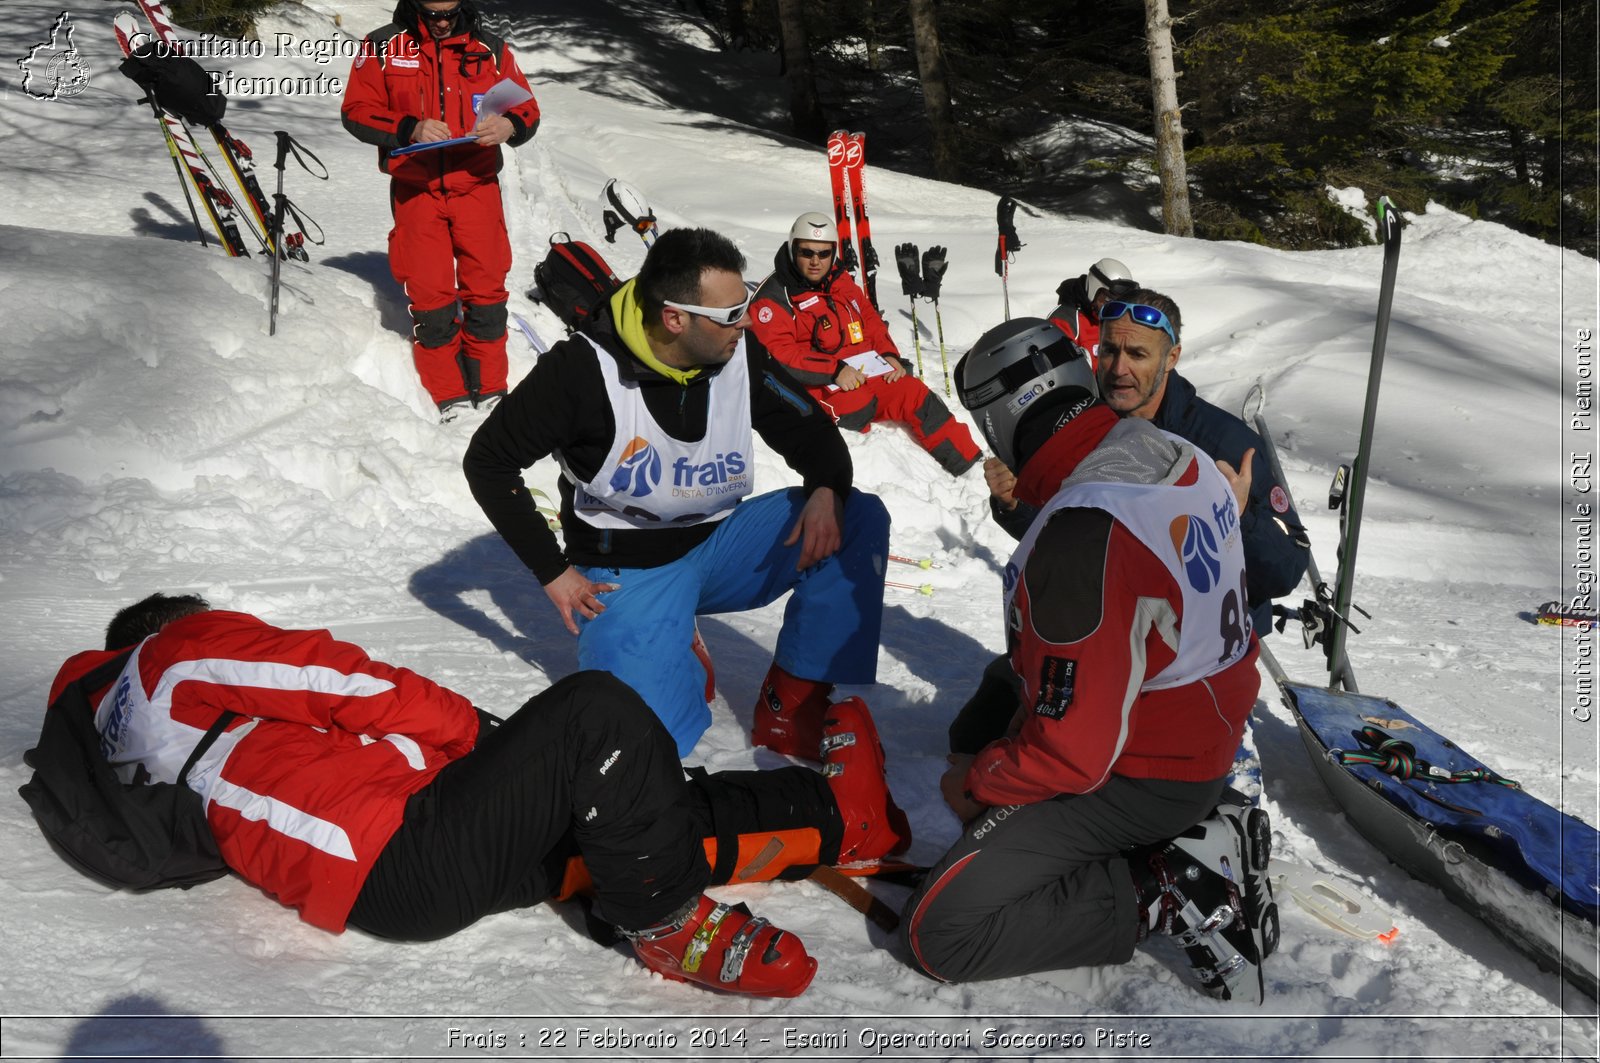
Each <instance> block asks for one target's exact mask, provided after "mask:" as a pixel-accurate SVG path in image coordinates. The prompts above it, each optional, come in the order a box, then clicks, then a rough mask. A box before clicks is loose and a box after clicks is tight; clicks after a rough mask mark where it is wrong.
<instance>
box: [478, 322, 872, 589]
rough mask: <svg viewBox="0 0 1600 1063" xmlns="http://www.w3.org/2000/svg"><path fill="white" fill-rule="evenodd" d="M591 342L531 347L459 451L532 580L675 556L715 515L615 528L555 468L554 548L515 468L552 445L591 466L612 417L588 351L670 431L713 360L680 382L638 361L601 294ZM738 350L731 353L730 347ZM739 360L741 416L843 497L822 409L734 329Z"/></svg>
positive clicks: (839, 445)
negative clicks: (531, 359) (745, 374)
mask: <svg viewBox="0 0 1600 1063" xmlns="http://www.w3.org/2000/svg"><path fill="white" fill-rule="evenodd" d="M584 333H585V334H586V335H587V336H589V337H590V338H592V339H594V340H595V343H596V344H597V345H598V346H599V347H600V349H601V350H600V352H599V353H597V352H596V351H595V349H594V347H593V346H591V345H590V344H589V343H588V342H587V341H586V340H585V339H583V338H581V337H576V336H574V337H572V338H570V339H567V340H564V341H562V342H561V343H558V344H556V345H555V346H553V347H551V348H550V351H549V353H547V354H545V355H543V356H542V357H540V359H539V361H538V362H537V363H536V364H535V365H534V368H533V371H532V372H530V373H529V374H528V375H527V376H526V377H525V378H523V380H522V382H521V383H519V384H518V385H517V386H516V387H515V388H514V389H513V390H512V391H511V393H510V394H509V395H507V396H506V398H505V399H504V400H503V401H502V402H501V403H500V404H499V405H498V406H496V407H495V409H494V411H493V412H492V413H491V414H490V415H489V418H488V420H486V421H484V423H483V424H482V425H481V426H480V427H479V428H478V431H477V432H476V433H475V434H474V435H473V437H472V442H471V443H470V444H469V445H468V446H467V453H466V456H465V458H464V459H463V460H462V471H463V472H464V473H465V474H466V477H467V485H468V486H469V487H470V488H471V490H472V497H473V498H475V499H476V500H477V502H478V505H480V506H482V507H483V512H484V514H485V515H486V516H487V517H488V518H489V522H490V523H491V524H493V525H494V527H495V530H496V531H498V532H499V533H500V535H501V536H502V537H503V538H504V539H505V541H506V543H507V545H509V546H510V547H511V549H512V551H513V552H515V553H516V555H517V557H518V558H520V559H521V560H522V563H523V564H525V565H527V566H528V568H529V569H530V570H531V571H532V572H533V574H534V576H535V577H537V578H538V580H539V582H540V584H547V583H549V582H550V581H551V580H553V579H555V578H556V577H557V576H559V575H561V573H562V572H564V571H566V569H567V567H568V566H569V565H606V566H614V567H618V568H653V567H655V566H657V565H664V564H668V563H669V562H672V561H676V560H677V559H678V558H680V557H682V556H683V555H684V554H686V553H688V552H689V551H690V550H692V549H693V548H694V547H696V546H698V545H699V544H700V543H702V542H704V541H705V540H706V539H707V538H708V537H710V535H711V533H712V532H713V531H714V530H715V529H716V526H717V525H716V523H715V522H709V523H702V524H696V525H690V526H688V527H681V528H680V527H667V528H650V529H629V530H624V531H614V530H609V529H601V528H595V527H593V526H591V525H589V524H586V523H585V522H583V521H582V520H580V519H578V517H577V516H576V515H575V513H574V511H573V504H572V497H573V486H572V484H571V482H569V481H568V480H567V478H566V477H565V476H563V477H562V478H561V487H560V490H561V527H562V534H563V537H564V539H565V540H566V547H565V550H563V549H562V545H561V544H560V543H558V542H557V541H556V537H555V534H554V533H553V532H551V530H550V528H549V526H548V525H547V524H546V522H545V519H544V517H542V516H541V515H540V514H539V513H538V511H537V510H536V509H535V507H534V501H533V498H532V496H531V495H530V494H529V493H528V489H527V487H526V485H525V484H524V483H523V482H522V470H523V469H526V468H528V467H529V466H531V465H533V464H534V463H535V462H537V461H539V460H540V459H541V458H544V457H547V456H548V455H550V454H552V453H554V452H556V451H558V450H559V451H560V452H561V457H562V459H563V460H564V461H565V462H566V465H567V467H568V468H569V469H570V470H572V472H573V473H574V474H575V475H577V476H579V477H581V478H582V479H584V480H589V479H591V478H592V477H593V476H594V474H595V473H596V472H597V471H599V468H600V465H601V463H602V462H603V461H604V460H605V458H606V455H607V454H608V453H610V451H611V446H612V441H613V438H614V436H615V433H616V421H615V419H614V417H613V415H612V411H611V405H610V401H609V399H608V398H607V396H606V387H605V381H604V379H603V377H602V376H601V372H600V366H599V363H598V362H597V361H596V358H614V359H616V361H617V365H618V368H619V373H620V376H621V378H622V379H623V380H624V381H626V382H629V383H636V384H637V385H638V387H639V389H640V394H641V396H642V398H643V400H644V403H645V406H646V408H647V409H648V410H649V411H650V415H651V416H652V417H653V418H655V420H656V423H657V424H659V425H660V426H661V427H662V428H663V429H664V430H666V431H667V432H668V433H669V434H671V435H672V436H673V437H674V438H675V439H679V440H683V441H685V442H695V441H698V440H700V439H702V438H704V437H705V432H706V423H707V418H708V417H709V416H716V411H714V410H710V409H708V406H709V398H710V393H711V386H710V385H711V380H712V379H713V378H714V377H715V375H716V374H717V373H718V372H720V371H721V367H713V368H708V369H706V370H705V371H702V372H701V373H699V374H697V375H696V376H695V377H694V378H692V379H691V380H690V381H689V382H688V383H687V384H679V383H678V382H676V381H674V380H671V379H669V378H667V377H665V376H663V375H661V374H660V373H658V372H656V371H655V370H653V369H651V368H650V367H648V366H647V365H645V364H644V363H643V362H641V361H640V360H639V359H638V358H637V357H636V356H634V355H633V353H632V352H631V351H629V350H628V348H627V346H626V344H624V343H623V341H622V340H621V338H620V337H619V336H618V335H617V333H616V330H615V327H614V325H613V324H612V322H611V319H610V308H609V306H606V307H604V308H603V310H602V311H601V312H600V313H599V314H598V315H597V316H596V318H595V319H594V320H593V321H592V322H591V323H590V324H588V325H586V326H585V327H584ZM736 357H737V355H736ZM744 357H745V358H746V359H748V362H749V377H750V419H751V423H752V427H754V429H755V431H756V433H757V434H759V435H760V436H761V438H762V439H763V440H764V441H765V442H766V443H767V445H768V446H770V447H771V448H772V449H773V450H775V451H777V452H778V454H779V456H781V457H782V458H783V459H784V461H785V462H787V463H788V465H789V467H790V468H792V469H794V470H795V471H796V472H797V473H799V474H800V475H801V477H802V478H803V479H804V486H805V490H806V493H807V494H810V493H811V492H812V491H814V490H816V489H817V488H819V487H828V488H832V489H833V491H834V492H835V493H836V494H838V496H839V497H840V498H841V499H843V498H845V497H847V496H848V494H849V491H850V486H851V480H852V475H853V473H852V467H851V463H850V453H849V450H848V449H847V448H846V446H845V442H844V439H843V438H842V437H841V436H840V435H839V430H838V429H837V428H836V427H834V424H833V421H832V419H831V418H829V417H828V416H827V414H826V413H824V412H823V411H822V410H821V409H820V408H819V407H818V406H817V405H816V404H815V403H814V402H813V401H812V400H811V399H810V397H809V396H807V394H806V392H805V389H804V388H802V387H801V386H800V385H799V384H798V383H796V382H795V380H794V379H793V378H792V377H791V376H790V375H789V374H788V373H787V372H786V371H785V370H784V368H783V366H781V365H780V364H779V363H778V362H777V361H776V360H775V359H774V358H773V357H772V356H771V355H770V354H768V353H767V351H766V349H765V348H763V347H762V346H761V344H760V342H759V341H758V340H757V339H756V338H755V336H753V335H752V334H751V333H749V332H748V331H747V332H746V333H745V352H744Z"/></svg>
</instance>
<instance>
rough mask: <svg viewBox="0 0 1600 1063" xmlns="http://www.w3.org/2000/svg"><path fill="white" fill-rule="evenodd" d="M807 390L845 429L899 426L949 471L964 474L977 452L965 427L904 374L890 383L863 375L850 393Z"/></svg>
mask: <svg viewBox="0 0 1600 1063" xmlns="http://www.w3.org/2000/svg"><path fill="white" fill-rule="evenodd" d="M810 391H811V396H812V398H814V399H816V400H817V402H818V403H819V404H820V405H821V406H822V408H823V409H825V410H827V411H828V412H829V413H830V414H832V415H833V419H834V420H835V421H837V422H838V424H839V427H840V428H842V429H844V430H846V431H850V430H865V428H866V426H867V425H868V424H870V423H872V422H873V421H895V422H898V423H900V424H903V425H905V426H906V427H907V428H909V429H910V430H911V435H912V436H913V437H914V438H915V439H916V441H917V444H918V445H919V446H921V447H922V449H923V450H926V451H927V452H928V453H929V454H932V455H933V456H934V458H935V459H936V460H938V462H939V464H941V465H943V466H944V467H945V468H946V469H948V470H949V471H951V472H953V473H959V472H962V471H965V470H966V469H967V467H969V466H970V465H971V464H972V463H973V462H975V461H977V460H978V457H979V455H980V454H981V453H982V451H980V450H979V449H978V444H977V443H976V441H974V440H973V438H972V433H971V432H970V431H968V430H967V426H966V425H964V424H962V423H961V422H960V421H958V420H957V419H956V418H955V417H953V416H952V415H951V413H950V409H949V407H947V406H946V405H945V404H944V402H943V401H942V400H940V398H939V396H937V395H935V394H934V393H933V392H931V391H929V390H928V385H926V384H924V383H923V382H922V381H921V380H919V379H917V378H916V377H914V376H911V375H910V374H907V375H906V376H903V377H901V378H900V379H899V380H896V381H895V382H894V383H892V384H891V383H888V382H887V381H886V380H885V378H884V377H881V376H875V377H869V378H868V379H867V382H866V383H865V384H862V385H861V386H860V387H858V388H856V389H855V390H854V391H828V390H827V389H826V388H811V389H810Z"/></svg>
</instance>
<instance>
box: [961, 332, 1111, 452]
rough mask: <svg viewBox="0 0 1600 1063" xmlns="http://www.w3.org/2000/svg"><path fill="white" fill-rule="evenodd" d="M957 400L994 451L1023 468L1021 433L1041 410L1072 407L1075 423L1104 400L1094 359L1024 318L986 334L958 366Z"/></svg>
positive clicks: (1069, 414)
mask: <svg viewBox="0 0 1600 1063" xmlns="http://www.w3.org/2000/svg"><path fill="white" fill-rule="evenodd" d="M956 394H957V396H958V397H959V398H960V399H961V405H962V406H964V407H966V408H967V409H968V410H970V411H971V412H972V414H973V416H974V417H976V418H977V420H978V428H979V429H980V430H981V431H982V432H983V435H984V438H985V439H987V440H988V441H989V449H990V450H991V451H992V452H993V453H994V456H995V457H997V458H999V459H1000V460H1001V461H1003V462H1005V464H1006V466H1007V467H1008V468H1010V469H1013V470H1015V469H1016V468H1017V452H1016V442H1017V430H1018V428H1019V427H1020V426H1021V425H1022V422H1023V421H1024V420H1025V419H1027V418H1028V417H1030V416H1031V415H1032V414H1033V412H1034V411H1035V410H1036V409H1040V408H1044V407H1046V406H1048V407H1049V408H1051V409H1059V408H1061V407H1062V406H1063V404H1065V405H1066V407H1067V416H1066V417H1065V419H1064V420H1070V419H1071V418H1073V417H1076V416H1077V415H1078V414H1080V413H1082V412H1083V411H1084V410H1086V409H1088V408H1089V407H1090V406H1092V405H1094V403H1096V402H1097V401H1099V398H1100V389H1099V388H1098V387H1097V386H1096V385H1095V379H1094V369H1093V368H1092V367H1091V366H1090V365H1089V357H1088V355H1086V354H1085V353H1084V351H1083V348H1082V347H1079V346H1078V345H1077V344H1076V343H1073V342H1072V340H1071V339H1070V338H1068V337H1067V335H1066V334H1065V333H1063V332H1062V331H1061V330H1060V329H1059V328H1057V327H1056V326H1055V325H1053V324H1051V323H1050V322H1049V321H1046V320H1044V319H1043V318H1037V317H1018V318H1012V319H1011V320H1010V321H1007V322H1005V323H1004V324H1001V325H996V326H995V327H994V328H992V329H990V330H989V331H988V332H985V333H984V334H983V335H982V336H980V337H978V342H977V343H975V344H974V345H973V347H972V349H971V350H970V351H968V352H967V353H966V354H964V355H962V356H961V361H959V362H957V363H956Z"/></svg>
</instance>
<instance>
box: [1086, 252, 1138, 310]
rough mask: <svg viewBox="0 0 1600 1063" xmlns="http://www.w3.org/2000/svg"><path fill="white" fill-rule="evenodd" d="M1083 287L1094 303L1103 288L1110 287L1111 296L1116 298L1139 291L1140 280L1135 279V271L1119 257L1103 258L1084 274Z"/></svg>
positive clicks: (1090, 300)
mask: <svg viewBox="0 0 1600 1063" xmlns="http://www.w3.org/2000/svg"><path fill="white" fill-rule="evenodd" d="M1083 287H1084V291H1086V292H1087V293H1088V295H1089V302H1090V303H1093V302H1094V300H1095V296H1097V295H1099V294H1100V290H1101V289H1102V288H1110V289H1111V296H1112V297H1113V298H1116V297H1119V296H1124V295H1131V294H1132V293H1133V292H1135V291H1137V290H1138V288H1139V282H1138V281H1136V280H1134V279H1133V271H1132V270H1130V269H1129V268H1128V267H1127V266H1125V265H1123V264H1122V262H1121V261H1119V260H1118V259H1115V258H1102V259H1101V260H1100V261H1099V262H1096V263H1095V264H1094V265H1092V266H1090V267H1089V272H1088V273H1086V274H1084V277H1083Z"/></svg>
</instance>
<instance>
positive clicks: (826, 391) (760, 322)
mask: <svg viewBox="0 0 1600 1063" xmlns="http://www.w3.org/2000/svg"><path fill="white" fill-rule="evenodd" d="M837 252H838V232H837V231H836V230H835V228H834V224H833V219H831V218H829V217H828V216H827V215H826V214H819V213H817V212H816V211H807V212H806V213H805V214H802V215H800V217H798V218H796V219H795V222H794V225H793V226H791V227H790V229H789V239H788V241H787V242H786V243H785V244H784V245H783V246H782V247H780V248H779V249H778V252H777V254H776V255H775V256H774V257H773V269H772V273H771V274H769V275H768V276H767V278H766V279H765V280H764V281H762V282H761V287H759V288H758V289H756V297H755V301H754V302H753V303H752V304H751V306H750V313H751V316H752V317H753V318H754V324H753V325H752V326H751V328H752V329H753V331H754V332H755V334H756V336H757V338H759V339H760V340H761V342H762V344H763V345H765V346H766V348H767V350H768V351H770V352H771V353H772V356H773V357H774V358H776V359H778V361H780V362H782V363H783V364H784V365H785V366H787V367H788V369H789V372H790V373H791V374H793V376H794V378H795V379H796V380H798V381H799V382H800V383H801V384H804V385H805V387H806V390H807V391H808V392H810V394H811V397H812V398H813V399H815V400H816V401H817V403H818V404H819V405H821V406H822V408H823V409H825V410H827V411H828V412H829V413H830V414H831V415H832V416H833V419H834V420H835V421H836V422H838V425H839V427H840V428H842V429H850V430H860V431H865V430H866V429H867V427H868V426H869V425H870V424H872V423H873V422H874V421H893V422H898V423H900V424H903V425H905V426H906V427H907V428H908V429H910V430H911V435H912V437H913V438H915V439H916V441H917V444H918V445H919V446H921V447H922V449H924V450H926V451H927V452H928V453H929V454H931V455H932V456H933V458H934V460H935V461H937V462H938V463H939V464H940V465H941V466H942V467H943V468H944V469H945V471H947V472H949V473H950V474H951V475H953V476H959V475H961V474H962V473H964V472H966V471H967V470H968V469H970V468H971V467H972V465H973V463H974V462H976V461H977V460H978V457H979V454H980V451H979V450H978V444H977V443H976V442H975V441H974V440H973V438H972V433H971V432H969V431H968V430H967V427H966V425H964V424H962V423H961V422H960V421H959V420H957V419H956V418H954V417H952V416H951V415H950V410H949V408H948V407H946V406H945V404H944V403H943V402H942V401H940V399H939V397H938V396H937V395H935V394H934V393H933V392H931V391H929V390H928V386H927V385H926V384H924V383H923V382H922V381H920V380H918V379H917V378H916V377H915V376H912V375H911V374H910V373H909V372H908V371H907V369H906V366H905V362H904V361H903V360H902V359H901V357H900V351H899V349H898V348H896V347H895V344H894V340H893V339H891V338H890V336H889V327H888V326H887V325H885V324H884V322H883V317H882V316H881V315H880V314H879V313H878V311H877V309H876V308H875V307H874V306H873V305H872V302H871V300H869V299H868V298H867V296H866V294H865V293H864V292H862V290H861V288H860V286H859V285H857V284H856V282H855V281H854V280H853V279H852V278H851V276H850V272H849V271H848V270H846V269H844V268H843V267H841V266H840V265H839V263H838V254H837Z"/></svg>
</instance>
